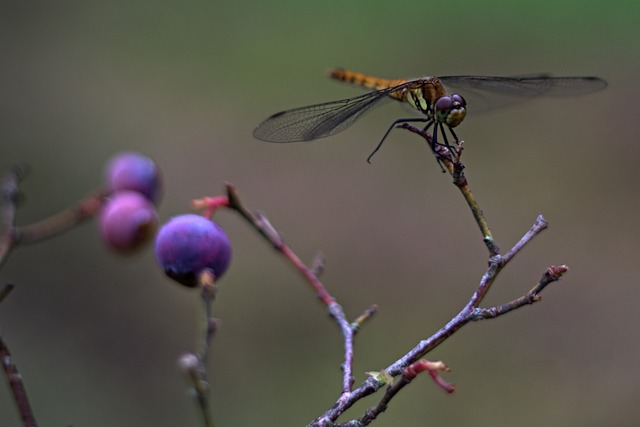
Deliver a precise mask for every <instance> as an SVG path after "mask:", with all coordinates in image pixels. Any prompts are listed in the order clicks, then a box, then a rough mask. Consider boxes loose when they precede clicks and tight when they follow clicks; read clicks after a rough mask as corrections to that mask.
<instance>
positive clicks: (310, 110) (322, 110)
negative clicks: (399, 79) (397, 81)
mask: <svg viewBox="0 0 640 427" xmlns="http://www.w3.org/2000/svg"><path fill="white" fill-rule="evenodd" d="M394 90H397V87H395V88H388V89H383V90H379V91H375V92H369V93H366V94H364V95H360V96H357V97H354V98H347V99H342V100H339V101H332V102H325V103H322V104H316V105H309V106H307V107H300V108H294V109H292V110H286V111H282V112H280V113H276V114H274V115H273V116H271V117H269V118H268V119H266V120H265V121H264V122H262V123H260V124H259V125H258V127H257V128H256V129H255V130H254V132H253V135H254V136H255V137H256V138H258V139H260V140H263V141H269V142H296V141H311V140H313V139H318V138H324V137H326V136H329V135H333V134H336V133H338V132H342V131H343V130H345V129H346V128H348V127H349V126H351V125H352V124H353V122H354V121H356V120H357V119H358V118H359V117H360V116H362V115H363V114H364V113H366V112H367V111H369V110H370V109H371V107H373V106H374V105H379V104H380V103H381V101H383V100H385V99H390V98H388V96H387V95H388V94H389V93H390V92H393V91H394Z"/></svg>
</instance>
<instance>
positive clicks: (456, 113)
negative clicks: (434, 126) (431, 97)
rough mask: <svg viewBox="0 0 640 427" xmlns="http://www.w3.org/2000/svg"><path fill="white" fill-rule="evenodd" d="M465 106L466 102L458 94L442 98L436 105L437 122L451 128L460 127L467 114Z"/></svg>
mask: <svg viewBox="0 0 640 427" xmlns="http://www.w3.org/2000/svg"><path fill="white" fill-rule="evenodd" d="M465 105H466V101H465V100H464V98H463V97H461V96H460V95H458V94H457V93H456V94H453V95H452V96H446V95H445V96H443V97H441V98H440V99H438V100H437V101H436V104H435V119H436V121H438V122H439V123H444V124H446V125H447V126H449V127H450V128H454V127H456V126H458V125H459V124H460V123H462V120H464V116H466V114H467V110H466V109H465Z"/></svg>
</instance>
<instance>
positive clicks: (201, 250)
mask: <svg viewBox="0 0 640 427" xmlns="http://www.w3.org/2000/svg"><path fill="white" fill-rule="evenodd" d="M156 258H157V260H158V262H159V263H160V265H161V266H162V268H163V269H164V272H165V273H166V275H167V276H169V277H171V278H172V279H173V280H175V281H177V282H179V283H181V284H183V285H185V286H189V287H194V286H196V285H197V284H198V276H199V274H200V273H201V272H202V271H204V270H205V269H210V270H212V271H213V275H214V276H215V278H216V279H219V278H220V277H221V276H222V275H223V274H224V273H225V271H227V267H229V262H230V261H231V242H229V238H228V237H227V234H226V233H225V232H224V230H223V229H222V228H221V227H220V226H219V225H218V224H216V223H215V222H213V221H211V220H209V219H206V218H204V217H202V216H200V215H194V214H186V215H180V216H177V217H174V218H172V219H171V220H169V222H167V223H166V224H165V225H163V226H162V227H161V228H160V231H159V232H158V236H157V237H156Z"/></svg>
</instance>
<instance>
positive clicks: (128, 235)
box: [98, 191, 158, 253]
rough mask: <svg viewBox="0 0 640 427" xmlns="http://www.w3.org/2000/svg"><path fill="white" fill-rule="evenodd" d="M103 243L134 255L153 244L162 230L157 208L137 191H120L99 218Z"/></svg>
mask: <svg viewBox="0 0 640 427" xmlns="http://www.w3.org/2000/svg"><path fill="white" fill-rule="evenodd" d="M98 222H99V225H100V234H101V236H102V240H104V242H105V243H107V245H109V246H110V247H111V248H112V249H115V250H116V251H118V252H123V253H126V252H131V251H133V250H135V249H138V248H140V247H141V246H142V245H144V244H145V243H146V242H147V241H149V240H150V239H151V238H152V237H153V234H154V233H155V231H156V229H157V228H158V215H157V213H156V210H155V207H154V205H153V204H152V203H151V202H150V201H149V200H147V198H146V197H144V196H142V195H141V194H140V193H138V192H135V191H118V192H116V193H113V194H112V196H111V198H110V199H109V200H108V201H107V202H106V204H105V205H104V206H103V207H102V211H101V212H100V216H99V218H98Z"/></svg>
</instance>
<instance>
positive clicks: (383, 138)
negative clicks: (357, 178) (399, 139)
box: [367, 117, 433, 163]
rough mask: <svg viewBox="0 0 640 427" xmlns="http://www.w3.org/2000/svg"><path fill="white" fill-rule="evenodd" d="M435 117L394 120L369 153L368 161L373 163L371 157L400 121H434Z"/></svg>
mask: <svg viewBox="0 0 640 427" xmlns="http://www.w3.org/2000/svg"><path fill="white" fill-rule="evenodd" d="M432 121H433V119H431V118H428V117H427V118H424V119H420V118H410V119H398V120H396V121H394V122H393V123H391V126H389V129H387V131H386V132H385V134H384V136H383V137H382V139H381V140H380V142H379V143H378V145H376V148H375V149H374V150H373V151H372V152H371V154H369V157H367V163H371V158H372V157H373V155H374V154H376V153H377V152H378V150H379V149H380V147H382V143H383V142H384V140H385V139H387V136H389V134H390V133H391V130H392V129H393V128H395V127H396V126H397V125H399V124H400V123H416V122H422V123H424V122H432ZM429 126H431V124H428V125H427V127H426V128H425V130H426V129H428V128H429Z"/></svg>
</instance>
